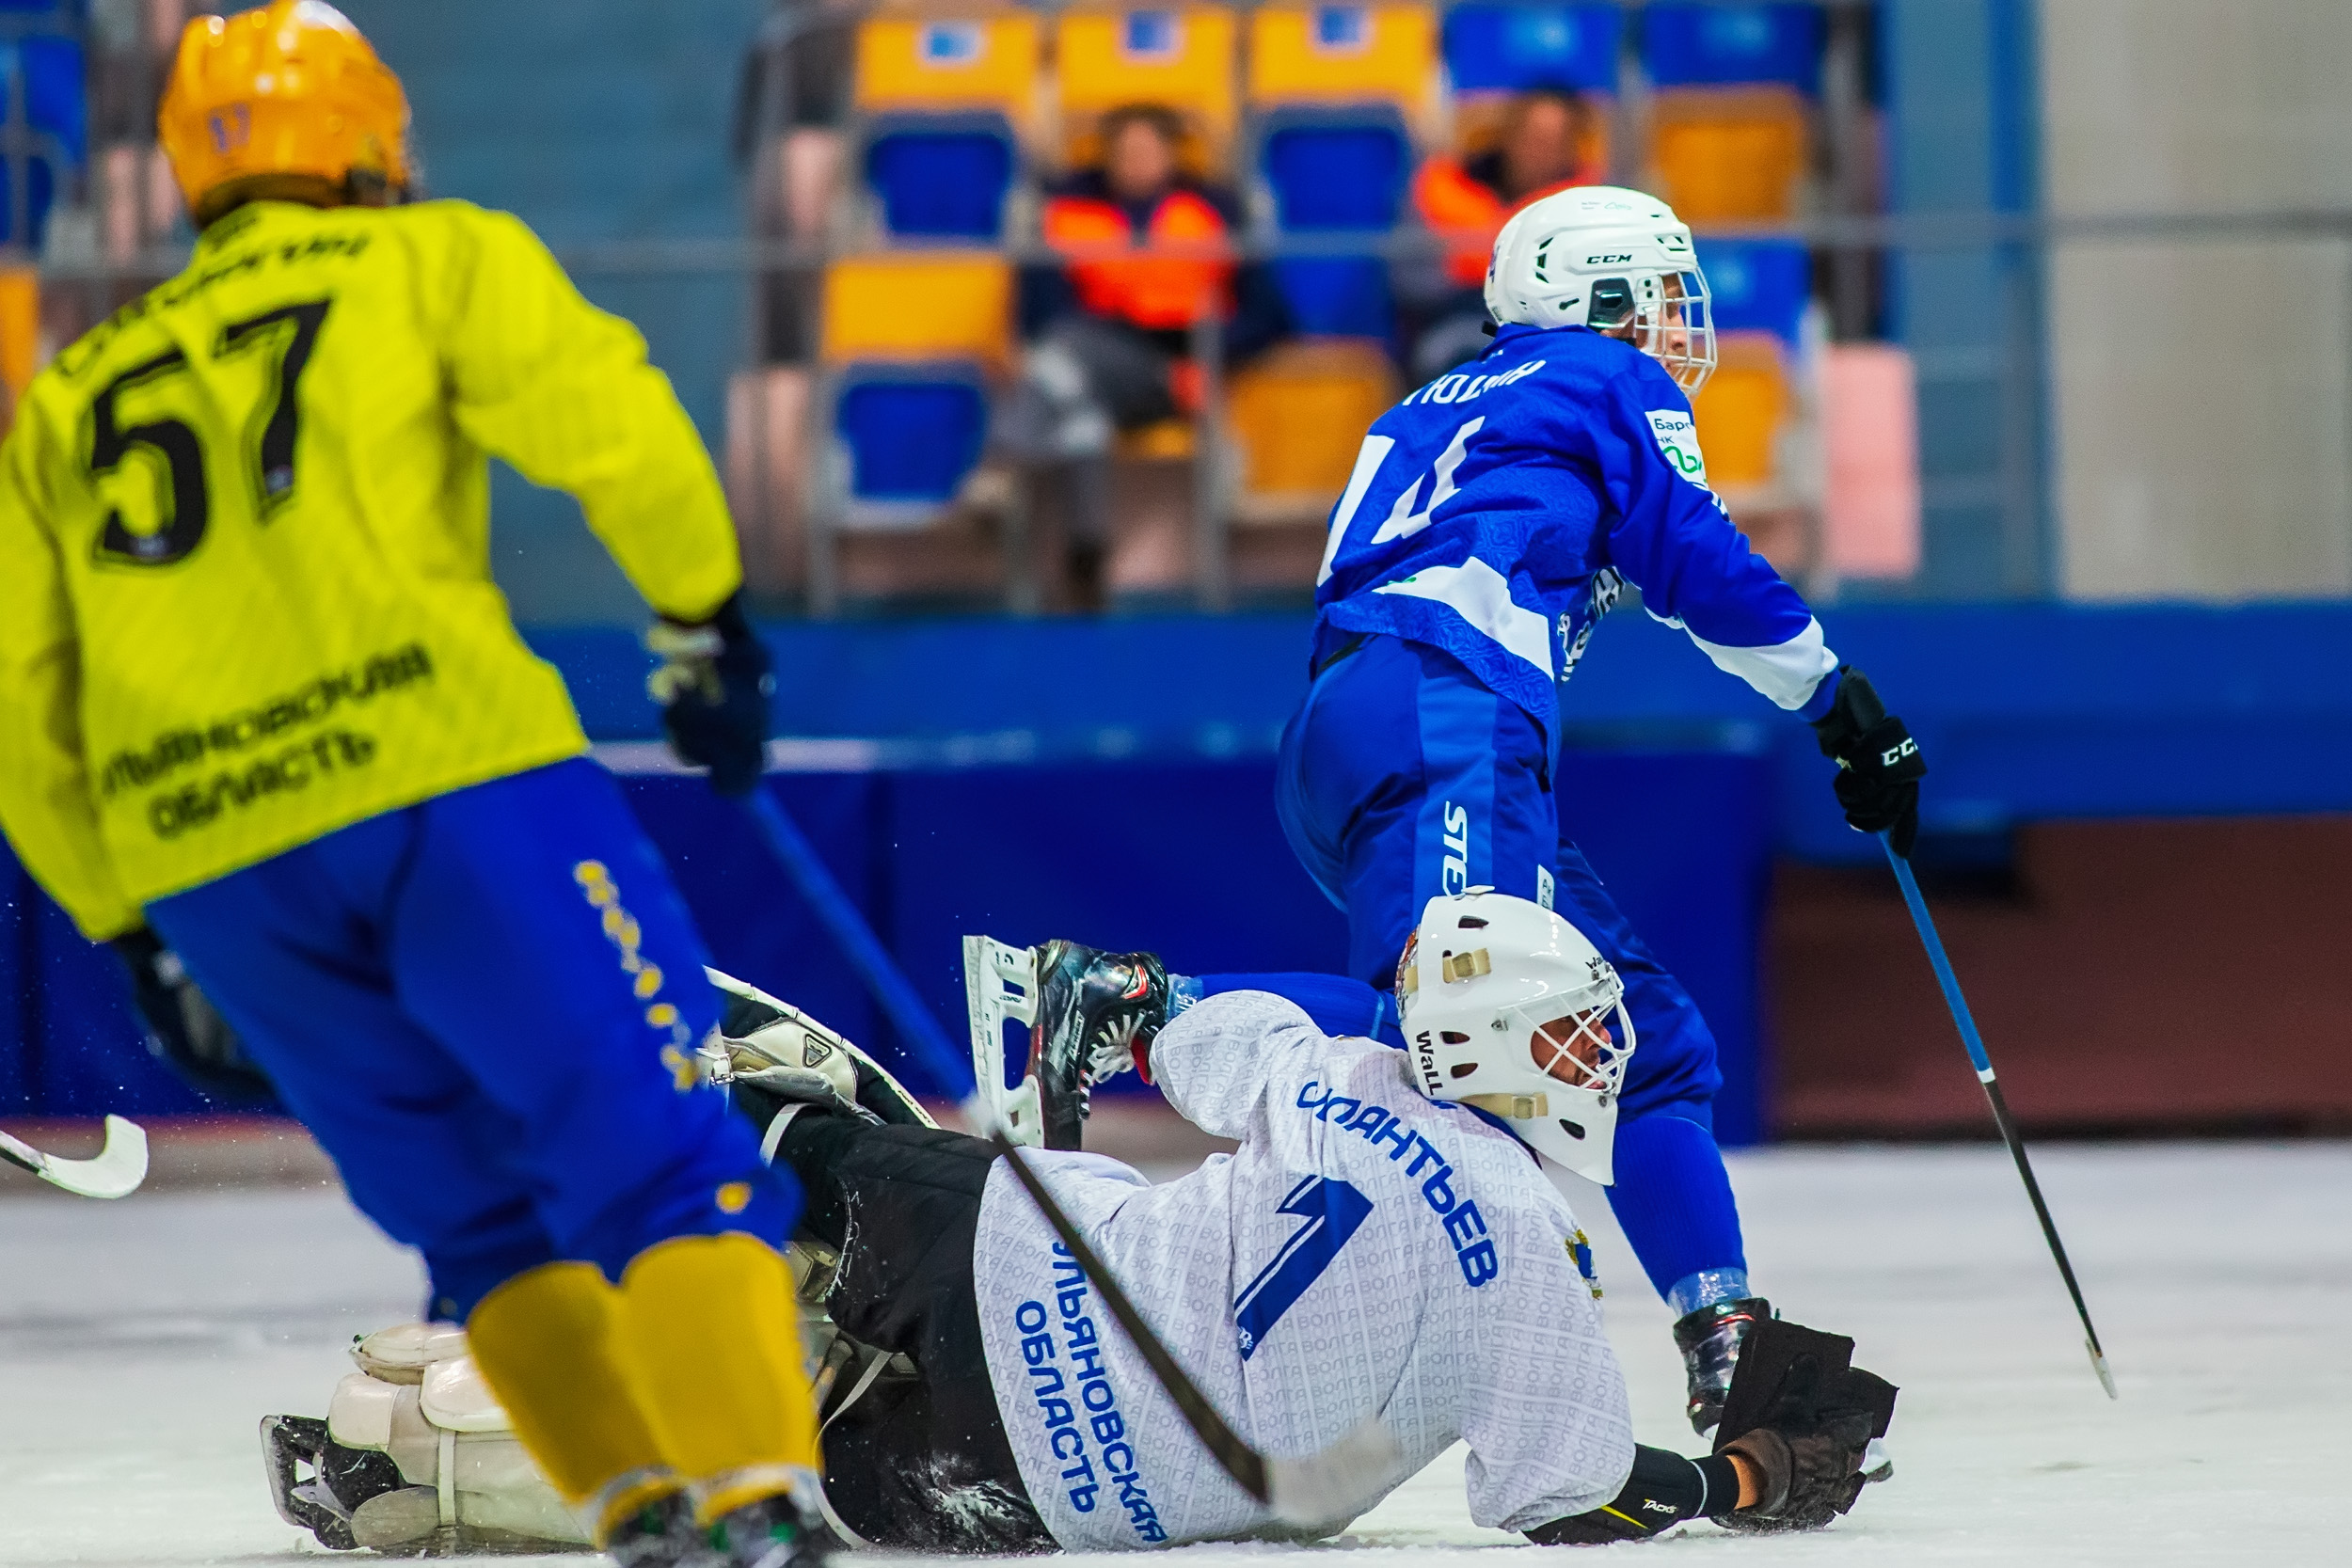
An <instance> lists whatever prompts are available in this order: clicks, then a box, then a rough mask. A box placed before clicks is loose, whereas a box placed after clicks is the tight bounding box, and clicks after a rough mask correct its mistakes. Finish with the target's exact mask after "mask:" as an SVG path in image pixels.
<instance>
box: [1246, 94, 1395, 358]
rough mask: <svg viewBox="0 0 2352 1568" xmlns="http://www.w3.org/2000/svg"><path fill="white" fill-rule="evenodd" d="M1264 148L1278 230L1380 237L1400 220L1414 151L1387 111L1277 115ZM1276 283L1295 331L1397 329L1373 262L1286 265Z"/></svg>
mask: <svg viewBox="0 0 2352 1568" xmlns="http://www.w3.org/2000/svg"><path fill="white" fill-rule="evenodd" d="M1262 145H1263V153H1262V154H1261V157H1260V160H1259V166H1260V168H1261V170H1262V171H1263V174H1264V176H1265V182H1266V186H1267V189H1268V190H1269V191H1271V192H1272V194H1273V197H1274V213H1275V223H1276V226H1277V227H1278V228H1279V229H1280V230H1282V231H1283V232H1285V233H1289V234H1329V233H1350V232H1353V233H1366V234H1385V233H1386V232H1387V231H1388V230H1390V229H1391V228H1393V227H1394V226H1395V225H1396V223H1397V220H1398V218H1399V217H1400V216H1401V215H1402V213H1403V208H1404V203H1405V190H1406V181H1407V180H1408V179H1409V178H1410V175H1411V172H1412V162H1411V160H1412V144H1411V142H1410V141H1409V140H1408V139H1407V137H1406V132H1405V125H1404V121H1403V120H1402V119H1401V118H1399V117H1398V116H1397V114H1396V113H1395V111H1394V110H1392V109H1390V108H1388V107H1386V106H1379V105H1367V106H1365V107H1362V108H1358V109H1320V108H1300V109H1286V110H1278V111H1276V112H1275V113H1273V114H1271V115H1269V116H1267V117H1266V120H1265V129H1264V134H1263V143H1262ZM1274 277H1275V283H1276V286H1277V287H1279V289H1280V290H1281V291H1282V297H1283V299H1284V301H1285V302H1286V303H1287V304H1288V305H1289V307H1290V312H1291V320H1292V324H1293V325H1295V327H1296V328H1297V330H1299V331H1300V332H1302V333H1306V334H1309V335H1311V336H1334V337H1367V338H1386V337H1388V336H1389V334H1390V332H1391V328H1392V326H1393V325H1394V322H1393V312H1392V311H1391V309H1390V301H1389V272H1388V265H1387V263H1386V262H1384V261H1381V260H1380V258H1378V257H1376V256H1317V257H1297V258H1292V259H1290V260H1286V261H1279V262H1277V263H1276V264H1275V267H1274Z"/></svg>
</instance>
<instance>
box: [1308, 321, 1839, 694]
mask: <svg viewBox="0 0 2352 1568" xmlns="http://www.w3.org/2000/svg"><path fill="white" fill-rule="evenodd" d="M1625 583H1632V584H1633V585H1634V586H1635V587H1637V588H1639V589H1640V590H1641V593H1642V603H1643V605H1644V607H1645V609H1647V610H1649V612H1650V613H1651V614H1653V615H1655V616H1657V617H1659V618H1660V619H1661V620H1664V621H1667V622H1669V623H1671V624H1673V625H1676V626H1681V627H1682V628H1683V629H1684V630H1686V631H1688V632H1689V633H1690V635H1691V638H1692V641H1695V642H1697V643H1698V645H1699V646H1700V648H1701V649H1703V650H1705V652H1706V653H1707V655H1708V657H1710V658H1712V659H1713V660H1714V661H1715V662H1716V663H1717V664H1718V665H1720V666H1722V667H1723V668H1724V669H1725V670H1728V671H1730V672H1731V673H1734V674H1736V675H1739V676H1740V677H1741V678H1742V679H1744V680H1746V681H1747V682H1748V683H1749V684H1750V685H1751V686H1753V687H1755V688H1756V689H1757V690H1758V691H1761V692H1763V693H1764V695H1766V696H1767V697H1770V698H1771V699H1772V701H1773V702H1775V703H1777V704H1778V705H1781V706H1782V707H1784V708H1790V709H1797V710H1802V711H1804V713H1805V714H1806V716H1807V717H1808V718H1811V717H1817V716H1818V714H1819V713H1820V712H1821V711H1825V710H1826V708H1827V705H1828V703H1829V700H1830V697H1831V695H1832V690H1833V688H1834V687H1835V684H1836V683H1835V682H1834V681H1831V680H1829V679H1827V678H1826V677H1828V676H1829V675H1831V674H1832V673H1834V672H1835V671H1836V668H1837V659H1836V656H1835V655H1833V654H1832V653H1831V652H1830V651H1829V648H1828V646H1827V645H1826V644H1825V643H1824V641H1823V640H1822V637H1821V627H1820V623H1819V622H1817V621H1816V620H1814V618H1813V615H1812V612H1811V611H1810V610H1807V609H1806V608H1805V605H1804V599H1802V598H1801V597H1799V596H1798V594H1797V592H1796V590H1795V589H1793V588H1791V587H1789V586H1788V584H1787V583H1786V582H1783V581H1782V580H1781V578H1780V576H1779V574H1777V573H1776V572H1774V571H1773V570H1772V566H1771V565H1770V564H1769V563H1767V562H1765V561H1764V559H1763V558H1762V557H1761V556H1758V555H1757V554H1756V552H1755V551H1753V550H1751V549H1750V548H1749V547H1748V542H1747V540H1746V539H1744V538H1742V537H1741V536H1740V531H1739V530H1737V529H1736V528H1734V527H1733V526H1732V523H1731V518H1730V516H1729V515H1727V514H1726V513H1725V512H1724V508H1723V503H1722V502H1720V501H1718V500H1717V499H1715V495H1714V492H1712V491H1711V490H1708V488H1707V466H1706V463H1705V461H1704V459H1703V458H1702V457H1701V456H1700V454H1699V444H1698V436H1697V433H1696V430H1695V427H1694V426H1693V424H1692V419H1691V404H1690V400H1689V399H1688V398H1686V397H1684V396H1683V394H1682V388H1679V387H1678V386H1677V385H1676V384H1675V382H1674V379H1673V378H1672V377H1671V376H1669V375H1667V374H1666V372H1664V371H1663V370H1661V369H1660V368H1659V366H1658V365H1657V363H1656V362H1655V361H1654V360H1652V359H1650V358H1649V357H1648V356H1646V355H1645V354H1643V353H1641V352H1640V351H1639V350H1637V349H1635V348H1633V347H1632V346H1631V345H1629V344H1627V343H1622V342H1619V341H1616V340H1614V339H1612V338H1605V337H1602V336H1601V335H1599V334H1598V333H1596V332H1594V331H1592V330H1591V329H1589V328H1587V327H1581V326H1573V327H1554V328H1551V329H1549V330H1543V329H1539V328H1536V327H1532V326H1506V327H1504V328H1502V331H1501V332H1500V333H1498V334H1497V335H1496V338H1495V341H1494V346H1493V347H1492V348H1490V349H1488V350H1487V351H1486V355H1485V356H1482V357H1481V358H1480V359H1479V360H1478V361H1477V362H1476V363H1475V364H1473V365H1470V366H1468V367H1466V368H1465V369H1464V370H1463V371H1461V372H1458V373H1456V374H1453V375H1448V376H1444V377H1442V378H1440V379H1438V380H1437V381H1434V382H1432V383H1430V384H1429V385H1428V386H1426V387H1424V388H1421V389H1420V390H1419V391H1416V392H1414V393H1413V394H1412V395H1411V396H1409V397H1407V398H1406V400H1405V401H1404V402H1402V403H1400V404H1397V405H1396V406H1395V407H1394V408H1391V409H1390V410H1389V411H1388V412H1387V413H1386V414H1383V415H1382V416H1381V417H1380V418H1379V420H1377V421H1376V422H1375V424H1374V425H1373V427H1372V431H1371V433H1370V434H1369V435H1367V436H1365V437H1364V444H1363V447H1362V450H1361V451H1359V452H1358V453H1357V456H1356V468H1355V472H1354V473H1353V474H1351V475H1350V476H1349V478H1348V483H1347V490H1346V492H1345V493H1344V494H1343V495H1342V496H1341V498H1340V500H1339V504H1338V505H1337V506H1336V507H1334V508H1333V509H1332V513H1331V523H1330V538H1329V540H1328V542H1327V544H1326V545H1325V546H1324V555H1323V568H1322V572H1321V574H1320V576H1319V577H1318V578H1317V581H1316V589H1315V600H1316V604H1317V606H1318V608H1319V613H1318V616H1317V619H1316V625H1315V657H1316V659H1317V661H1318V662H1320V661H1321V660H1322V659H1323V658H1324V657H1327V656H1328V655H1329V653H1330V652H1331V651H1332V650H1333V649H1334V648H1336V646H1337V645H1338V644H1339V643H1340V642H1341V641H1343V639H1344V638H1345V637H1346V636H1347V635H1348V634H1350V633H1354V632H1386V633H1389V634H1391V635H1392V636H1396V637H1402V638H1406V639H1408V640H1410V641H1416V642H1423V643H1428V644H1431V645H1433V646H1435V647H1438V648H1442V649H1444V650H1445V651H1446V652H1447V653H1449V654H1451V655H1453V656H1454V657H1455V658H1458V659H1460V660H1461V661H1462V662H1463V663H1464V664H1465V665H1467V666H1469V668H1470V672H1471V673H1473V674H1474V675H1476V676H1477V677H1478V678H1479V680H1480V681H1482V682H1483V683H1485V684H1486V687H1487V688H1488V689H1490V690H1492V691H1493V692H1495V694H1496V695H1498V696H1501V697H1505V698H1508V699H1509V700H1510V701H1511V702H1513V703H1516V704H1517V705H1519V706H1520V707H1522V708H1524V709H1526V711H1527V713H1528V715H1529V717H1531V718H1533V719H1534V721H1536V722H1537V723H1538V724H1541V725H1542V726H1543V727H1544V729H1545V731H1546V733H1548V734H1552V735H1553V736H1554V737H1555V739H1556V731H1555V730H1554V728H1553V726H1554V723H1555V715H1556V714H1557V712H1558V710H1559V684H1558V683H1560V682H1561V681H1565V679H1567V677H1568V673H1569V672H1570V671H1571V670H1573V669H1574V668H1575V665H1576V661H1577V659H1578V658H1579V657H1581V655H1582V654H1583V651H1584V644H1585V642H1586V641H1587V640H1588V639H1589V638H1590V637H1591V635H1592V629H1593V626H1594V623H1595V622H1596V621H1597V620H1598V619H1599V617H1600V616H1601V615H1602V614H1604V613H1606V612H1607V610H1608V609H1609V607H1610V606H1611V605H1612V604H1613V603H1614V602H1615V599H1616V596H1617V594H1618V592H1619V590H1620V588H1621V587H1622V585H1623V584H1625Z"/></svg>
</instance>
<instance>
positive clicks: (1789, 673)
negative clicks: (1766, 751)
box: [1683, 618, 1837, 712]
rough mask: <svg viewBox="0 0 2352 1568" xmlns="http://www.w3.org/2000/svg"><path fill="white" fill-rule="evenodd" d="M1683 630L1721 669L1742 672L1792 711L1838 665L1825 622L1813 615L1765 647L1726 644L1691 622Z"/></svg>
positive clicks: (1754, 684)
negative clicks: (1823, 629)
mask: <svg viewBox="0 0 2352 1568" xmlns="http://www.w3.org/2000/svg"><path fill="white" fill-rule="evenodd" d="M1683 630H1684V631H1686V632H1689V634H1690V638H1691V641H1693V642H1695V643H1697V644H1698V645H1699V651H1700V652H1701V653H1703V654H1705V655H1706V656H1707V657H1709V658H1711V659H1713V660H1714V661H1715V667H1716V668H1717V669H1719V670H1723V671H1725V672H1727V673H1731V674H1734V675H1737V676H1739V677H1740V679H1741V680H1743V681H1745V682H1747V683H1748V684H1749V685H1750V686H1752V687H1754V688H1756V689H1757V690H1758V691H1761V692H1762V693H1764V695H1765V696H1767V697H1770V698H1771V699H1772V701H1773V702H1774V703H1776V704H1778V705H1780V706H1782V707H1785V708H1788V709H1789V710H1791V711H1792V712H1793V711H1794V710H1795V709H1797V708H1801V707H1803V706H1804V705H1805V703H1806V702H1807V701H1809V700H1810V699H1811V698H1812V696H1813V690H1814V688H1816V687H1818V686H1820V684H1821V678H1822V677H1823V676H1824V675H1827V674H1828V673H1830V672H1831V671H1833V670H1835V669H1836V668H1837V656H1836V654H1834V653H1831V652H1830V651H1829V643H1828V640H1827V639H1825V638H1824V637H1823V636H1822V635H1821V623H1820V621H1818V620H1813V619H1810V618H1808V619H1807V620H1806V621H1805V623H1804V630H1803V631H1801V632H1799V633H1797V635H1796V636H1794V637H1792V638H1790V639H1789V640H1788V641H1786V642H1777V643H1774V644H1772V646H1770V647H1764V648H1731V647H1725V646H1724V644H1723V643H1720V642H1709V641H1708V640H1707V639H1706V638H1704V637H1701V636H1700V635H1699V634H1698V633H1697V632H1694V631H1691V630H1690V628H1689V627H1688V626H1685V627H1684V628H1683Z"/></svg>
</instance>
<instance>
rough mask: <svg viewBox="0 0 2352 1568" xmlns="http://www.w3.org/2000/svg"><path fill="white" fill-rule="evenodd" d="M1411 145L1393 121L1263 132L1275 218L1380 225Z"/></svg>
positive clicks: (1391, 212) (1311, 224)
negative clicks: (1265, 135) (1265, 133)
mask: <svg viewBox="0 0 2352 1568" xmlns="http://www.w3.org/2000/svg"><path fill="white" fill-rule="evenodd" d="M1409 151H1410V150H1409V149H1408V148H1407V147H1406V144H1405V135H1404V133H1403V132H1402V131H1400V130H1398V129H1397V128H1396V127H1395V126H1393V125H1383V124H1372V125H1292V126H1285V127H1283V128H1282V129H1280V130H1278V131H1276V132H1274V133H1273V134H1272V135H1269V136H1267V137H1266V146H1265V178H1266V184H1267V185H1268V186H1269V187H1270V188H1271V189H1272V190H1273V192H1274V208H1275V215H1276V218H1275V220H1276V222H1278V223H1279V224H1280V225H1281V227H1282V228H1284V229H1288V230H1318V231H1320V230H1333V229H1387V228H1389V227H1390V226H1391V225H1392V224H1394V223H1395V222H1396V217H1397V210H1398V208H1399V207H1400V206H1401V205H1402V204H1403V203H1404V199H1405V177H1406V158H1407V156H1408V155H1409Z"/></svg>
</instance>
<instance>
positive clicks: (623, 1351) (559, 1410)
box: [466, 1263, 685, 1544]
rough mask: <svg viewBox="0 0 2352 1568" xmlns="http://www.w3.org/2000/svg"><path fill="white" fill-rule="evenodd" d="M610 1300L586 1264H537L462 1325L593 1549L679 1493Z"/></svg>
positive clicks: (519, 1432)
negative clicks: (643, 1405) (641, 1401)
mask: <svg viewBox="0 0 2352 1568" xmlns="http://www.w3.org/2000/svg"><path fill="white" fill-rule="evenodd" d="M620 1316H621V1297H620V1292H619V1291H615V1290H613V1288H612V1286H611V1285H609V1284H607V1283H606V1282H605V1277H604V1275H601V1274H599V1273H598V1272H597V1271H596V1268H595V1266H594V1265H592V1264H588V1263H543V1264H541V1265H540V1266H539V1267H538V1268H535V1269H532V1270H531V1271H529V1272H528V1273H525V1274H519V1275H516V1276H515V1277H514V1278H512V1279H510V1280H508V1281H507V1282H506V1283H505V1284H503V1285H501V1286H500V1287H499V1288H498V1289H497V1290H495V1291H491V1292H490V1293H489V1294H488V1295H487V1296H485V1297H484V1298H483V1300H482V1304H481V1305H480V1306H478V1307H475V1308H474V1309H473V1316H472V1317H471V1318H469V1319H468V1320H467V1323H466V1335H467V1338H468V1339H469V1341H470V1342H471V1345H472V1348H473V1358H474V1364H475V1365H476V1366H478V1367H480V1368H481V1369H482V1375H483V1378H484V1379H485V1381H486V1382H487V1383H488V1384H489V1385H490V1388H491V1391H492V1392H493V1393H495V1394H497V1395H498V1399H499V1403H500V1404H501V1405H503V1406H505V1407H506V1414H507V1417H508V1418H509V1419H510V1420H512V1421H513V1422H514V1423H515V1435H516V1436H517V1437H519V1438H521V1439H522V1444H523V1447H524V1448H525V1449H529V1450H530V1453H531V1457H532V1458H533V1459H535V1460H537V1461H538V1463H539V1468H540V1469H541V1470H542V1471H543V1472H545V1474H546V1475H547V1478H548V1482H549V1483H550V1484H552V1485H553V1486H554V1488H555V1490H556V1493H557V1495H558V1496H560V1497H563V1499H564V1501H565V1502H567V1503H569V1504H571V1505H572V1506H573V1507H574V1508H576V1509H580V1511H581V1512H582V1513H585V1514H588V1515H591V1517H589V1519H588V1521H587V1522H588V1528H589V1531H590V1533H591V1534H592V1535H593V1536H594V1537H595V1538H596V1542H597V1544H603V1543H604V1542H605V1541H606V1540H607V1539H609V1538H610V1535H611V1533H612V1526H613V1525H615V1524H616V1523H618V1522H619V1521H620V1520H622V1519H624V1518H627V1517H628V1515H629V1514H631V1513H635V1512H636V1511H637V1510H639V1509H641V1508H644V1506H645V1505H646V1504H647V1503H650V1502H653V1501H655V1500H657V1499H659V1498H660V1497H666V1496H668V1495H669V1494H671V1493H673V1492H676V1491H678V1490H679V1489H680V1488H681V1487H683V1486H684V1484H685V1482H684V1481H681V1480H680V1479H679V1477H678V1475H677V1473H676V1472H675V1470H673V1469H671V1468H670V1467H669V1465H666V1464H664V1463H663V1461H662V1457H661V1446H660V1444H659V1443H657V1442H656V1441H655V1440H654V1434H653V1430H652V1429H651V1428H650V1427H649V1426H648V1425H647V1424H646V1422H645V1418H644V1414H643V1413H642V1412H641V1411H640V1410H639V1409H638V1406H637V1398H636V1394H635V1391H634V1388H633V1386H632V1384H631V1381H630V1379H629V1376H628V1371H627V1370H626V1366H625V1358H626V1355H627V1347H626V1345H625V1343H624V1342H623V1340H622V1338H621V1336H620V1333H619V1329H620Z"/></svg>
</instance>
